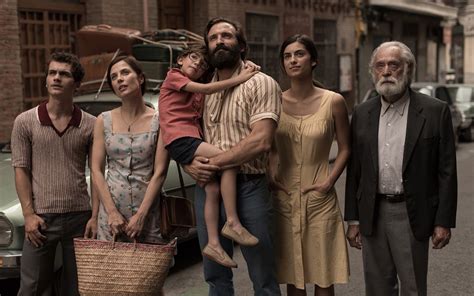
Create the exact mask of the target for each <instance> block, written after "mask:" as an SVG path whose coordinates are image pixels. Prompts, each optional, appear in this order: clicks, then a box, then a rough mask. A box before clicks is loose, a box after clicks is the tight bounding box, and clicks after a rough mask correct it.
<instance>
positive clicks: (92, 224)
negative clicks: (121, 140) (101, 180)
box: [84, 143, 100, 238]
mask: <svg viewBox="0 0 474 296" xmlns="http://www.w3.org/2000/svg"><path fill="white" fill-rule="evenodd" d="M88 164H89V169H91V167H92V143H91V145H90V146H89V156H88ZM93 181H94V180H93V179H92V177H91V178H90V179H89V183H90V190H91V208H92V216H91V218H90V219H89V221H87V224H86V229H85V231H84V238H96V237H97V218H98V216H99V204H100V200H99V195H98V193H97V190H96V189H95V187H94V184H93Z"/></svg>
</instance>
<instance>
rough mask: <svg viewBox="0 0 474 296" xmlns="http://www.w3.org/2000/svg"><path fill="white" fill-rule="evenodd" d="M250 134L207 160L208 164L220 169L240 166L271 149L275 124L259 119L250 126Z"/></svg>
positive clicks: (269, 120) (271, 120)
mask: <svg viewBox="0 0 474 296" xmlns="http://www.w3.org/2000/svg"><path fill="white" fill-rule="evenodd" d="M250 128H251V132H250V134H249V135H248V136H247V137H245V138H244V139H242V140H241V141H240V142H238V143H237V144H236V145H235V146H234V147H232V148H231V149H229V150H227V151H225V152H223V153H221V154H218V155H216V156H214V157H212V158H210V159H209V164H212V165H216V166H218V167H220V168H221V169H228V168H233V167H237V166H241V165H243V164H244V163H246V162H248V161H251V160H252V159H255V158H256V157H258V156H259V155H260V154H262V153H264V152H269V151H270V149H271V147H272V142H273V135H274V134H275V130H276V128H277V123H276V122H275V121H274V120H273V119H270V118H265V119H261V120H259V121H257V122H255V123H254V124H252V125H251V126H250Z"/></svg>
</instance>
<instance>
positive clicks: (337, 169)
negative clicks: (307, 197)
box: [302, 94, 351, 193]
mask: <svg viewBox="0 0 474 296" xmlns="http://www.w3.org/2000/svg"><path fill="white" fill-rule="evenodd" d="M332 116H333V118H334V124H335V130H336V141H337V156H336V160H335V161H334V166H333V168H332V170H331V172H330V174H329V176H328V177H327V178H326V179H325V180H324V181H323V182H319V183H315V184H312V185H310V186H307V187H305V188H303V189H302V193H307V192H308V191H311V190H315V191H318V192H321V193H327V192H328V191H329V190H330V189H331V188H333V187H334V184H335V183H336V181H337V180H338V179H339V176H340V175H341V174H342V171H344V168H345V167H346V163H347V160H348V159H349V156H350V153H351V149H350V140H349V139H350V128H349V116H348V114H347V106H346V102H345V100H344V98H343V97H342V96H341V95H340V94H336V95H335V97H334V99H333V101H332Z"/></svg>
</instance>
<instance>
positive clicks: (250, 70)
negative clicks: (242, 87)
mask: <svg viewBox="0 0 474 296" xmlns="http://www.w3.org/2000/svg"><path fill="white" fill-rule="evenodd" d="M257 73H258V70H257V69H256V68H255V67H251V66H249V67H244V68H243V69H242V71H240V73H239V75H238V76H237V79H238V82H239V83H242V82H245V81H247V80H249V79H250V78H251V77H252V76H253V75H255V74H257Z"/></svg>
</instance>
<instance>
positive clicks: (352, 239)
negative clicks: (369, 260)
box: [346, 225, 362, 250]
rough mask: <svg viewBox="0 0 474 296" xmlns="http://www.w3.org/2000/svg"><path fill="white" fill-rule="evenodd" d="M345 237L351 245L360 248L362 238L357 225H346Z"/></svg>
mask: <svg viewBox="0 0 474 296" xmlns="http://www.w3.org/2000/svg"><path fill="white" fill-rule="evenodd" d="M346 238H347V241H348V242H349V245H350V246H351V247H353V248H357V249H359V250H360V249H362V238H361V236H360V229H359V225H348V226H347V232H346Z"/></svg>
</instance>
